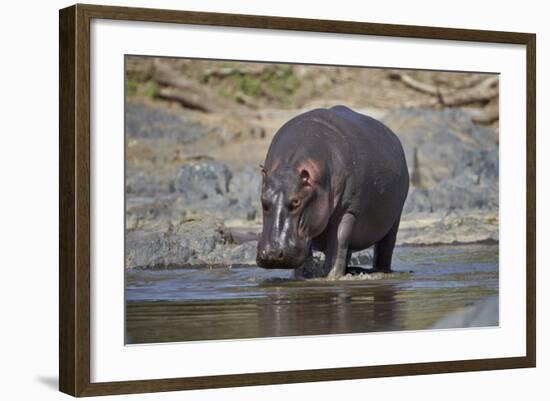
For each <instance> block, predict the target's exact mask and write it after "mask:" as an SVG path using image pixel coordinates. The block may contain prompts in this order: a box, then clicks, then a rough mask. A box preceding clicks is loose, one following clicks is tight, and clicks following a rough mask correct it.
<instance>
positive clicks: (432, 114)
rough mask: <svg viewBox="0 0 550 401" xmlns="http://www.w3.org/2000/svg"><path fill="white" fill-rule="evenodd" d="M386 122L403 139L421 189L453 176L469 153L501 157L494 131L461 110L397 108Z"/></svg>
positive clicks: (411, 171) (413, 173) (411, 170)
mask: <svg viewBox="0 0 550 401" xmlns="http://www.w3.org/2000/svg"><path fill="white" fill-rule="evenodd" d="M383 122H384V123H385V124H386V125H388V127H390V128H391V129H392V130H393V131H394V132H395V133H396V134H397V135H398V136H399V138H400V139H401V142H402V143H403V147H404V149H405V155H406V158H407V165H408V166H409V170H410V173H411V177H416V180H415V181H417V182H414V184H415V185H416V186H418V187H421V188H431V187H433V186H434V185H436V184H437V183H439V182H441V181H443V180H445V179H448V178H451V177H453V176H454V175H455V174H456V170H455V169H456V167H457V166H459V165H460V164H461V162H462V161H463V158H464V156H465V155H467V154H468V153H471V152H478V151H480V150H482V151H490V152H496V154H498V146H497V142H496V141H495V136H496V135H495V133H494V130H493V129H492V128H488V127H481V126H478V125H476V124H474V123H472V121H471V118H470V116H469V115H468V114H467V113H465V112H463V111H461V110H459V109H443V110H431V109H423V108H418V109H395V110H392V111H391V112H389V113H388V114H386V115H385V116H384V117H383ZM415 153H416V157H415ZM466 157H467V156H466ZM413 167H414V168H415V169H414V170H413Z"/></svg>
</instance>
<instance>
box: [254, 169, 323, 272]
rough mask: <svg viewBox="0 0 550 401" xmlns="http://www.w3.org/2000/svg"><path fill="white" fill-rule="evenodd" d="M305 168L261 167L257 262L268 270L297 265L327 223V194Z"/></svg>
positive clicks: (310, 170) (312, 174) (314, 173)
mask: <svg viewBox="0 0 550 401" xmlns="http://www.w3.org/2000/svg"><path fill="white" fill-rule="evenodd" d="M316 173H317V172H316V171H312V169H308V168H303V167H302V168H297V169H295V168H291V167H287V168H278V169H277V170H274V171H266V169H264V168H263V167H262V174H263V184H262V195H261V202H262V209H263V230H262V235H261V237H260V240H259V241H258V250H257V254H256V261H257V263H258V265H259V266H261V267H264V268H271V269H294V268H297V267H300V266H301V265H302V264H303V263H304V262H305V260H306V258H307V257H308V255H309V253H310V251H311V240H312V238H315V237H316V236H317V235H319V234H320V233H321V232H322V231H323V230H324V229H325V227H326V226H327V223H328V219H329V207H328V196H327V194H326V191H324V190H323V189H322V188H321V186H320V185H318V182H317V181H316Z"/></svg>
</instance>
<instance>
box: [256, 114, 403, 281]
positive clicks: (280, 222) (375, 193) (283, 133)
mask: <svg viewBox="0 0 550 401" xmlns="http://www.w3.org/2000/svg"><path fill="white" fill-rule="evenodd" d="M260 167H261V170H262V176H263V180H262V190H261V205H262V210H263V229H262V233H261V236H260V238H259V241H258V245H257V254H256V261H257V263H258V265H259V266H261V267H264V268H268V269H296V268H298V267H300V266H302V265H303V264H304V263H305V262H306V260H307V259H308V257H311V255H312V251H313V250H318V251H321V252H323V253H324V254H325V262H324V267H323V275H326V276H328V277H329V278H338V277H340V276H342V275H344V274H346V270H347V267H348V263H349V260H350V257H351V253H352V252H354V251H359V250H363V249H367V248H369V247H371V246H373V245H374V254H373V269H375V270H381V271H390V270H391V261H392V254H393V250H394V246H395V240H396V236H397V231H398V228H399V221H400V218H401V212H402V210H403V204H404V203H405V199H406V197H407V193H408V190H409V172H408V168H407V163H406V160H405V154H404V151H403V147H402V145H401V142H400V140H399V138H398V137H397V136H396V135H395V134H394V133H393V132H392V131H391V130H390V129H389V128H388V127H386V126H385V125H384V124H382V123H381V122H380V121H378V120H376V119H374V118H372V117H369V116H366V115H364V114H360V113H358V112H355V111H353V110H351V109H350V108H348V107H345V106H335V107H331V108H328V109H314V110H311V111H308V112H305V113H303V114H300V115H298V116H296V117H294V118H292V119H291V120H289V121H288V122H286V123H285V124H284V125H283V126H282V127H281V128H280V129H279V130H278V131H277V132H276V134H275V136H274V137H273V140H272V142H271V144H270V146H269V149H268V151H267V155H266V159H265V163H264V164H263V165H260Z"/></svg>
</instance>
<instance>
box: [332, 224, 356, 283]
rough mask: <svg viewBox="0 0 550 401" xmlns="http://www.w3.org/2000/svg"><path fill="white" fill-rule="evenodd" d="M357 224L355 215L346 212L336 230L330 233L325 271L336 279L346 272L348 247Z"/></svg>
mask: <svg viewBox="0 0 550 401" xmlns="http://www.w3.org/2000/svg"><path fill="white" fill-rule="evenodd" d="M354 224H355V216H354V215H353V214H351V213H345V214H344V215H343V216H342V218H341V219H340V222H339V223H338V225H337V226H336V228H335V229H334V230H332V232H331V233H330V235H329V236H330V238H329V246H328V248H327V251H326V254H325V272H326V271H328V276H327V277H328V278H330V279H334V278H338V277H341V276H343V275H344V273H345V272H346V264H347V256H348V247H349V241H350V237H351V233H352V231H353V226H354Z"/></svg>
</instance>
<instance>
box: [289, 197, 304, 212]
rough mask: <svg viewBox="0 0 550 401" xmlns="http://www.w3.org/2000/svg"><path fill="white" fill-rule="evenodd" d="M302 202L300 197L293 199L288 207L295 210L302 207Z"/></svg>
mask: <svg viewBox="0 0 550 401" xmlns="http://www.w3.org/2000/svg"><path fill="white" fill-rule="evenodd" d="M300 204H301V202H300V199H292V200H291V201H290V202H289V204H288V208H289V210H294V209H297V208H298V207H300Z"/></svg>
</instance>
